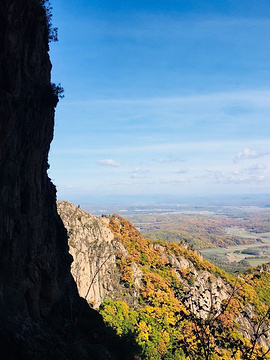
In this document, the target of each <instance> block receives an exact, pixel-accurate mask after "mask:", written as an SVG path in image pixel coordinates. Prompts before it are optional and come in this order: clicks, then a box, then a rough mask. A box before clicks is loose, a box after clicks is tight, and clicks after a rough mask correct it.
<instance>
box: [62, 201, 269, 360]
mask: <svg viewBox="0 0 270 360" xmlns="http://www.w3.org/2000/svg"><path fill="white" fill-rule="evenodd" d="M58 211H59V214H60V216H61V218H62V220H63V222H64V224H65V226H66V228H67V230H68V234H69V246H70V252H71V254H72V255H73V257H74V262H73V265H72V273H73V276H74V278H75V280H76V282H77V284H78V289H79V292H80V295H81V296H82V297H85V298H86V299H87V301H88V302H89V303H90V304H91V305H92V306H93V307H95V308H99V311H100V314H101V315H102V316H103V318H104V321H105V322H106V323H107V324H108V326H110V327H112V328H113V329H114V330H115V331H116V332H117V334H118V335H119V336H120V337H122V338H125V337H126V336H128V337H133V338H134V341H135V344H137V346H139V350H137V353H138V357H137V358H138V359H149V360H150V359H200V358H201V359H232V358H235V359H267V358H269V354H268V349H269V345H270V342H269V340H268V333H269V325H270V324H268V322H269V320H268V314H269V312H268V309H269V306H270V299H269V292H268V289H269V280H270V279H269V266H264V267H261V268H258V269H257V270H252V271H249V272H247V273H245V274H243V275H241V276H238V277H234V276H233V275H229V274H227V273H226V272H225V271H222V270H220V269H219V268H217V267H216V266H214V265H213V264H211V263H209V262H208V261H206V260H204V259H203V257H202V256H201V255H200V254H199V253H198V252H196V251H192V250H191V249H190V248H189V246H188V245H187V244H182V245H181V246H180V245H178V244H175V243H168V242H161V241H154V242H153V241H150V240H149V239H145V238H144V237H143V236H142V235H141V233H140V232H139V231H138V230H137V229H136V228H135V227H134V226H133V225H132V224H131V223H130V222H128V221H127V220H125V219H124V218H122V217H120V216H118V215H112V216H110V217H101V218H96V217H94V216H92V215H90V214H88V213H86V212H84V211H82V210H81V209H80V208H78V207H76V206H75V205H72V204H69V203H67V202H59V203H58ZM262 283H263V284H264V288H265V289H266V290H265V291H263V290H262V287H261V284H262Z"/></svg>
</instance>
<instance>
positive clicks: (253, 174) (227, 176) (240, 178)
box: [202, 164, 267, 184]
mask: <svg viewBox="0 0 270 360" xmlns="http://www.w3.org/2000/svg"><path fill="white" fill-rule="evenodd" d="M264 169H266V167H264V166H263V164H254V165H252V166H250V167H248V168H244V169H238V170H234V171H229V172H224V171H220V170H205V171H206V175H204V176H202V177H203V178H206V179H209V180H210V181H211V182H212V183H216V184H241V183H258V182H264V181H266V180H267V176H266V175H265V174H264V173H263V172H262V171H263V170H264Z"/></svg>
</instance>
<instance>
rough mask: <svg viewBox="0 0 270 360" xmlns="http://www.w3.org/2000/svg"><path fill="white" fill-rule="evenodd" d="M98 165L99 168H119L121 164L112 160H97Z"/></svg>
mask: <svg viewBox="0 0 270 360" xmlns="http://www.w3.org/2000/svg"><path fill="white" fill-rule="evenodd" d="M97 164H98V165H101V166H114V167H119V166H121V163H120V162H118V161H115V160H113V159H104V160H99V161H98V162H97Z"/></svg>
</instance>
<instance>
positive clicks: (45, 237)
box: [0, 0, 73, 324]
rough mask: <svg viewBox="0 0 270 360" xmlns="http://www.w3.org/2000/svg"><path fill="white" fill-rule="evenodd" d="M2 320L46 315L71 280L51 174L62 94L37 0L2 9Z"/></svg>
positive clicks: (4, 3) (3, 3)
mask: <svg viewBox="0 0 270 360" xmlns="http://www.w3.org/2000/svg"><path fill="white" fill-rule="evenodd" d="M0 14H1V19H0V99H1V103H0V120H1V144H0V164H1V178H0V196H1V204H0V218H1V222H0V234H1V242H0V288H1V290H0V291H1V292H0V293H1V298H0V301H1V306H0V309H1V310H0V311H1V314H0V322H1V324H3V317H4V318H6V316H7V315H10V316H11V317H12V318H15V317H23V318H25V317H28V316H29V317H30V318H32V319H35V320H38V319H40V318H41V317H42V316H44V315H46V314H48V312H49V311H50V309H51V307H52V305H53V304H54V303H55V302H57V301H58V300H59V299H60V298H61V297H62V296H63V293H64V292H65V291H66V289H67V288H69V287H70V286H72V285H71V284H72V282H73V280H72V278H71V276H70V273H69V268H70V263H71V256H70V255H69V253H68V246H67V237H66V231H65V229H64V227H63V225H62V223H61V220H60V219H59V216H58V214H57V211H56V205H55V199H56V191H55V187H54V186H53V184H52V183H51V181H50V179H49V178H48V176H47V169H48V151H49V148H50V142H51V140H52V137H53V127H54V107H55V106H56V103H57V101H58V100H57V99H58V98H57V94H55V93H54V91H53V88H52V86H51V79H50V72H51V63H50V59H49V56H48V28H47V21H46V15H45V10H44V8H43V7H42V6H41V5H40V4H39V2H38V1H36V0H21V1H20V0H13V1H12V0H3V1H1V8H0Z"/></svg>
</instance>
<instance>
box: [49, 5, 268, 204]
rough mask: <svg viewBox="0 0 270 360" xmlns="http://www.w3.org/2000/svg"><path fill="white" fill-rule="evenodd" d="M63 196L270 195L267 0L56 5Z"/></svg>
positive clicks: (57, 159) (56, 158) (58, 170)
mask: <svg viewBox="0 0 270 360" xmlns="http://www.w3.org/2000/svg"><path fill="white" fill-rule="evenodd" d="M52 5H53V14H54V17H53V23H54V26H58V28H59V42H57V43H52V44H51V53H50V54H51V60H52V63H53V73H52V80H53V82H55V83H58V82H61V84H62V86H63V87H64V88H65V98H64V99H63V100H61V101H60V103H59V105H58V107H57V111H56V127H55V138H54V140H53V144H52V146H51V151H50V157H49V161H50V164H51V168H50V171H49V176H50V177H51V178H52V179H53V181H54V183H55V184H56V186H57V189H58V197H59V198H60V199H67V200H69V198H74V197H76V196H78V197H79V196H81V195H85V196H88V195H93V194H94V195H99V194H100V195H106V194H108V195H109V194H122V195H136V194H142V195H143V194H147V195H149V194H150V195H151V194H169V195H174V194H175V195H177V196H181V195H194V194H195V195H196V194H197V195H208V194H243V193H249V194H256V193H269V192H270V181H269V180H270V169H269V166H270V165H269V160H270V122H269V117H270V46H269V45H270V44H269V39H270V2H269V0H260V1H258V0H246V1H242V0H237V1H236V0H227V1H225V0H224V1H214V0H205V1H203V0H200V1H199V0H197V1H195V0H171V1H141V0H137V1H128V0H126V1H108V0H107V1H105V0H93V1H88V0H76V1H74V0H72V1H71V0H65V1H64V0H57V1H56V0H54V1H53V2H52Z"/></svg>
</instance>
